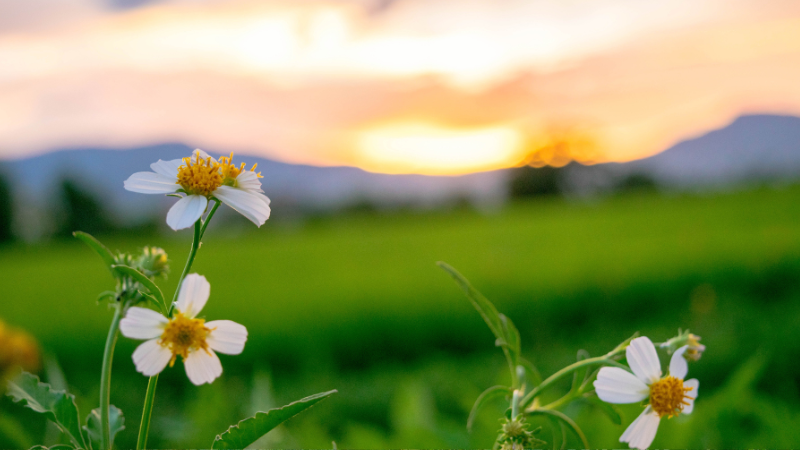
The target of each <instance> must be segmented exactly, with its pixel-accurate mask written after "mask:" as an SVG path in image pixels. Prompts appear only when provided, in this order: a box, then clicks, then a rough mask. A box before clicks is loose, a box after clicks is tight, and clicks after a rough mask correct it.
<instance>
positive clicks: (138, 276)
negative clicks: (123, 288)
mask: <svg viewBox="0 0 800 450" xmlns="http://www.w3.org/2000/svg"><path fill="white" fill-rule="evenodd" d="M111 267H112V268H113V269H114V270H115V271H117V273H120V274H122V275H127V276H129V277H131V278H133V279H134V280H136V281H138V282H139V284H141V285H142V286H144V287H145V288H146V289H147V290H148V291H150V293H151V294H152V295H153V297H155V299H156V301H157V302H158V304H159V305H160V306H161V308H162V309H165V308H166V306H167V305H166V303H164V294H162V293H161V289H159V288H158V286H156V284H155V283H153V280H151V279H150V278H147V275H145V274H143V273H142V272H139V271H138V270H136V269H134V268H133V267H130V266H126V265H124V264H115V265H112V266H111Z"/></svg>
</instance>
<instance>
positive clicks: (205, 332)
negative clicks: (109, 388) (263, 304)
mask: <svg viewBox="0 0 800 450" xmlns="http://www.w3.org/2000/svg"><path fill="white" fill-rule="evenodd" d="M210 292H211V285H210V284H209V283H208V281H206V279H205V277H203V276H201V275H197V274H189V275H187V276H186V278H185V279H184V280H183V284H181V290H180V292H179V294H178V301H177V303H176V304H175V307H176V313H175V315H174V316H173V317H170V318H167V317H164V316H162V315H161V314H159V313H157V312H155V311H153V310H151V309H146V308H139V307H135V306H133V307H131V308H129V309H128V312H127V314H126V315H125V318H124V319H122V321H121V322H120V324H119V328H120V331H121V332H122V334H123V335H124V336H126V337H129V338H132V339H147V341H146V342H144V343H143V344H141V345H140V346H139V347H138V348H137V349H136V351H134V352H133V362H134V364H136V370H137V371H139V372H141V373H142V374H144V375H146V376H153V375H155V374H157V373H160V372H161V371H162V370H164V368H165V367H166V366H167V364H169V365H170V367H171V366H172V365H173V364H175V360H176V359H177V358H178V356H180V357H181V358H182V359H183V365H184V366H185V368H186V375H188V376H189V380H191V382H192V383H194V384H196V385H198V386H199V385H201V384H203V383H211V382H212V381H214V380H215V379H216V378H217V377H218V376H220V374H222V365H221V364H220V362H219V358H218V357H217V354H216V353H214V351H217V352H220V353H225V354H227V355H238V354H239V353H241V352H242V350H243V349H244V343H245V341H247V329H246V328H245V327H244V326H242V325H239V324H238V323H236V322H231V321H230V320H214V321H211V322H206V321H205V320H204V319H200V318H198V317H197V315H198V314H199V313H200V311H201V310H202V309H203V306H205V304H206V301H208V297H209V294H210Z"/></svg>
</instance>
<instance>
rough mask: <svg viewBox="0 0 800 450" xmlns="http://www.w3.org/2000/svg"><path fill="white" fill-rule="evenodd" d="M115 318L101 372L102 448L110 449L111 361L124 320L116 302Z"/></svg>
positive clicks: (102, 449) (112, 321)
mask: <svg viewBox="0 0 800 450" xmlns="http://www.w3.org/2000/svg"><path fill="white" fill-rule="evenodd" d="M114 306H115V311H114V318H113V319H112V320H111V327H110V328H109V329H108V338H106V349H105V351H104V352H103V369H102V370H103V371H102V372H101V373H100V428H101V433H100V449H99V450H108V449H110V448H111V431H110V427H109V424H108V409H109V406H108V405H109V403H110V402H111V363H112V362H113V361H114V347H115V346H116V345H117V337H118V336H119V322H120V320H122V310H123V309H124V308H123V306H122V304H120V303H115V304H114Z"/></svg>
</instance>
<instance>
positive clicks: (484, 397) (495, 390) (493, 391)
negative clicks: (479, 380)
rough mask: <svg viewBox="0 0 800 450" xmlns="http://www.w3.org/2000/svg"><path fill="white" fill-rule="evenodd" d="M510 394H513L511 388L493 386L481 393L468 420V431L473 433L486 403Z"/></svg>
mask: <svg viewBox="0 0 800 450" xmlns="http://www.w3.org/2000/svg"><path fill="white" fill-rule="evenodd" d="M509 394H511V388H509V387H507V386H492V387H490V388H489V389H487V390H485V391H483V392H481V395H479V396H478V398H477V400H475V404H474V405H472V410H471V411H470V412H469V418H468V419H467V431H469V432H470V433H471V432H472V425H473V424H474V423H475V419H476V418H477V417H478V411H479V410H480V409H481V407H483V405H484V404H485V403H486V402H488V401H489V400H492V399H495V398H497V397H500V396H504V395H509Z"/></svg>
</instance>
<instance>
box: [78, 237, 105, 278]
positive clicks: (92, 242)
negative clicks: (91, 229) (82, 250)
mask: <svg viewBox="0 0 800 450" xmlns="http://www.w3.org/2000/svg"><path fill="white" fill-rule="evenodd" d="M72 235H73V236H75V237H76V238H78V239H80V240H81V241H83V243H84V244H86V245H88V246H89V248H91V249H92V250H94V251H95V253H97V254H98V255H100V258H102V259H103V262H104V263H105V265H106V267H107V268H108V270H109V271H111V274H112V275H114V269H113V268H112V267H111V266H113V265H114V254H113V253H111V250H109V249H108V247H106V246H105V245H103V244H102V243H101V242H100V241H98V240H97V239H95V237H94V236H92V235H91V234H89V233H84V232H83V231H76V232H74V233H72Z"/></svg>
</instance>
